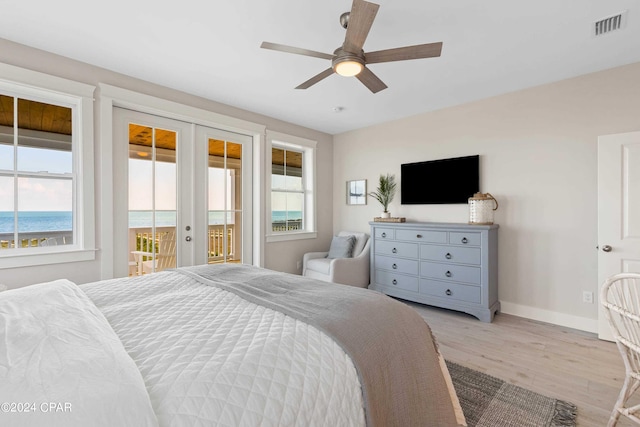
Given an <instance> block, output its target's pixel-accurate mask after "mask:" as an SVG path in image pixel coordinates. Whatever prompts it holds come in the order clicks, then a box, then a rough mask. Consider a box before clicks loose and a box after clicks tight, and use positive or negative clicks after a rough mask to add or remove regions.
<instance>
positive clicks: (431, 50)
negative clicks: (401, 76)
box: [364, 42, 442, 64]
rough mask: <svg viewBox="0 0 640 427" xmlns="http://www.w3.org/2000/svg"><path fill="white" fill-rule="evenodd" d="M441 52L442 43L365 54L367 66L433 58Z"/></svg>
mask: <svg viewBox="0 0 640 427" xmlns="http://www.w3.org/2000/svg"><path fill="white" fill-rule="evenodd" d="M440 52H442V42H438V43H427V44H419V45H415V46H405V47H398V48H395V49H386V50H378V51H376V52H369V53H365V55H364V56H365V61H366V62H367V64H376V63H380V62H391V61H406V60H408V59H421V58H435V57H437V56H440Z"/></svg>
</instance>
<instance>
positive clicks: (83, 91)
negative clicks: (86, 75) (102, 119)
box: [0, 63, 96, 269]
mask: <svg viewBox="0 0 640 427" xmlns="http://www.w3.org/2000/svg"><path fill="white" fill-rule="evenodd" d="M94 90H95V87H94V86H90V85H87V84H84V83H78V82H74V81H71V80H67V79H63V78H60V77H55V76H51V75H48V74H43V73H39V72H36V71H32V70H27V69H23V68H19V67H15V66H12V65H8V64H2V63H0V93H2V94H4V95H8V96H13V97H17V98H22V99H28V100H34V101H38V102H44V103H49V104H54V105H60V106H64V107H69V108H71V109H72V136H71V145H72V153H73V174H74V175H75V177H74V185H73V191H74V194H73V213H74V215H73V218H74V219H73V226H74V242H73V244H71V245H60V246H48V247H32V248H13V249H0V269H6V268H19V267H30V266H36V265H47V264H58V263H68V262H80V261H90V260H94V259H95V251H96V249H95V210H94V196H93V194H94V171H93V160H94V159H93V92H94Z"/></svg>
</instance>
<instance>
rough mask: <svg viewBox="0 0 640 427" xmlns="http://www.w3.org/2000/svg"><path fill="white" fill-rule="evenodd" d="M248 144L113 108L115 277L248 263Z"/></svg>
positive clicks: (234, 136) (214, 132)
mask: <svg viewBox="0 0 640 427" xmlns="http://www.w3.org/2000/svg"><path fill="white" fill-rule="evenodd" d="M251 142H252V140H251V137H248V136H246V135H240V134H235V133H232V132H226V131H222V130H217V129H213V128H209V127H205V126H199V125H195V124H192V123H188V122H182V121H178V120H173V119H168V118H164V117H158V116H154V115H150V114H144V113H140V112H136V111H131V110H127V109H122V108H114V164H115V165H116V166H114V168H115V169H116V171H115V173H114V206H115V212H114V228H115V231H116V236H115V239H114V248H115V253H114V262H115V266H114V271H115V275H116V277H121V276H126V275H130V276H136V275H143V274H150V273H154V272H158V271H162V270H166V269H168V268H175V267H182V266H189V265H196V264H206V263H221V262H245V263H250V262H251V254H252V246H251V236H252V232H251V223H252V219H251V212H252V209H251V200H252V192H251V182H252V181H251V158H252V151H251V148H252V144H251Z"/></svg>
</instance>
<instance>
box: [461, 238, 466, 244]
mask: <svg viewBox="0 0 640 427" xmlns="http://www.w3.org/2000/svg"><path fill="white" fill-rule="evenodd" d="M461 241H462V243H464V244H465V245H466V244H467V242H468V240H467V238H466V237H463V238H462V240H461Z"/></svg>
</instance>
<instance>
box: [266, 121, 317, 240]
mask: <svg viewBox="0 0 640 427" xmlns="http://www.w3.org/2000/svg"><path fill="white" fill-rule="evenodd" d="M267 143H268V150H267V151H268V157H269V162H270V164H271V170H270V175H271V176H270V179H269V185H270V196H269V197H268V198H267V200H268V206H269V209H268V216H267V221H268V222H270V225H267V230H268V234H267V241H278V240H288V239H302V238H313V237H316V229H315V227H316V225H315V146H316V143H315V141H310V140H307V139H304V138H299V137H294V136H290V135H284V134H279V133H276V132H267Z"/></svg>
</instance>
